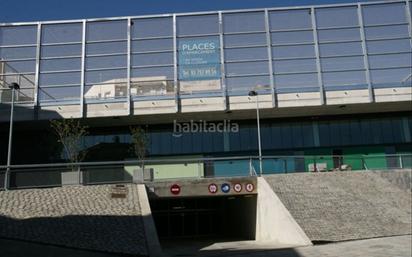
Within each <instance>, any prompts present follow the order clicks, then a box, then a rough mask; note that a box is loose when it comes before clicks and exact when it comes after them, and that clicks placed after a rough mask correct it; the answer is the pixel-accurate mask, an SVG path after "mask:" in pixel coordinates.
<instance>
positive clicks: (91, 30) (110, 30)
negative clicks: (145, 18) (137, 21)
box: [86, 20, 127, 41]
mask: <svg viewBox="0 0 412 257" xmlns="http://www.w3.org/2000/svg"><path fill="white" fill-rule="evenodd" d="M86 36H87V41H98V40H116V39H127V21H126V20H124V21H123V20H121V21H99V22H88V23H87V33H86Z"/></svg>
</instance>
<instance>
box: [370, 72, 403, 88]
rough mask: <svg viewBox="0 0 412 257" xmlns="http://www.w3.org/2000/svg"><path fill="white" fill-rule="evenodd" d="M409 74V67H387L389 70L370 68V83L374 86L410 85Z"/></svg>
mask: <svg viewBox="0 0 412 257" xmlns="http://www.w3.org/2000/svg"><path fill="white" fill-rule="evenodd" d="M410 74H411V69H410V68H403V69H401V68H400V69H389V70H371V79H372V83H373V84H375V86H380V84H386V85H383V86H389V87H393V86H411V79H410V78H409V80H408V76H410Z"/></svg>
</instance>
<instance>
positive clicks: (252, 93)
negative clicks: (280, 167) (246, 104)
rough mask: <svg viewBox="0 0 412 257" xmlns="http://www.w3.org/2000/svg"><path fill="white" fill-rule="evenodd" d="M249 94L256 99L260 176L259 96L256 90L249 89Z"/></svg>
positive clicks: (261, 171) (261, 168) (260, 170)
mask: <svg viewBox="0 0 412 257" xmlns="http://www.w3.org/2000/svg"><path fill="white" fill-rule="evenodd" d="M249 96H254V97H255V99H256V120H257V132H258V148H259V173H260V175H261V176H262V173H263V167H262V166H263V165H262V141H261V139H260V117H259V98H258V92H257V91H255V90H251V91H250V92H249Z"/></svg>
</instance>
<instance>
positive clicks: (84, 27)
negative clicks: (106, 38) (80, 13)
mask: <svg viewBox="0 0 412 257" xmlns="http://www.w3.org/2000/svg"><path fill="white" fill-rule="evenodd" d="M81 62H82V63H81V69H82V70H81V75H80V76H81V77H80V117H82V118H83V117H84V114H85V111H84V110H85V109H84V77H85V75H84V73H85V72H84V70H85V62H86V20H83V21H82V60H81Z"/></svg>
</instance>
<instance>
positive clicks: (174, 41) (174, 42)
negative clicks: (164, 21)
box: [173, 14, 180, 112]
mask: <svg viewBox="0 0 412 257" xmlns="http://www.w3.org/2000/svg"><path fill="white" fill-rule="evenodd" d="M176 25H177V24H176V15H175V14H174V15H173V84H174V89H175V104H176V112H179V110H180V108H179V94H180V90H179V83H178V79H177V78H178V73H177V29H176Z"/></svg>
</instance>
